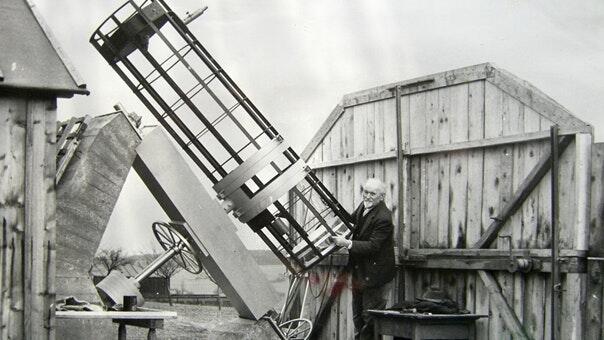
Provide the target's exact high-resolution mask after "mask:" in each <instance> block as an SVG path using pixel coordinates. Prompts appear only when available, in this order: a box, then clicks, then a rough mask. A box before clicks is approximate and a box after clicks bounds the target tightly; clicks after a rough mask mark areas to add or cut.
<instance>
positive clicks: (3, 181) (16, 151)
mask: <svg viewBox="0 0 604 340" xmlns="http://www.w3.org/2000/svg"><path fill="white" fill-rule="evenodd" d="M26 106H27V105H26V101H25V100H24V99H23V98H17V97H6V96H3V97H0V116H1V121H0V132H1V133H0V138H2V140H0V142H2V143H1V144H3V147H2V148H3V155H4V157H2V159H1V160H0V161H1V162H0V164H1V165H2V167H1V168H0V173H1V174H2V176H0V213H1V215H2V216H3V218H5V219H6V222H7V225H6V231H7V233H6V237H5V239H6V243H7V247H8V248H7V250H6V258H5V260H4V263H5V267H4V272H3V273H2V281H3V284H2V285H3V290H2V292H1V294H2V295H1V298H2V320H1V321H2V328H1V329H0V336H1V338H2V339H9V338H11V339H22V338H23V336H24V329H23V285H22V283H23V271H22V268H23V262H22V259H23V258H22V250H23V247H22V240H23V238H22V232H23V228H24V220H23V217H24V211H23V208H24V206H23V204H24V187H25V166H24V165H25V132H26V129H25V127H26Z"/></svg>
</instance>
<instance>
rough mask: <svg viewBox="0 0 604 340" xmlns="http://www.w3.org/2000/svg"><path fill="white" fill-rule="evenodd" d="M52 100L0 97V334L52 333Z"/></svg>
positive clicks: (42, 335)
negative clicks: (0, 242)
mask: <svg viewBox="0 0 604 340" xmlns="http://www.w3.org/2000/svg"><path fill="white" fill-rule="evenodd" d="M55 129H56V101H55V100H54V99H34V98H24V97H8V96H1V97H0V144H1V145H2V146H0V184H1V185H0V216H1V217H2V232H1V234H2V250H1V255H0V258H1V260H0V262H1V263H2V272H1V275H2V278H1V279H0V285H1V286H0V322H1V325H0V338H2V339H7V338H11V339H22V338H35V339H49V338H54V332H55V329H54V317H53V316H52V314H51V313H50V308H49V306H50V305H51V303H52V302H54V298H55V291H54V289H55V284H54V280H55V278H54V267H55V263H54V259H55V256H54V241H55V239H54V238H55V191H54V176H55V157H56V150H55V141H56V136H55Z"/></svg>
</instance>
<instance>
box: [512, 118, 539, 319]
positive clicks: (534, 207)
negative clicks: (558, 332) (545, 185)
mask: <svg viewBox="0 0 604 340" xmlns="http://www.w3.org/2000/svg"><path fill="white" fill-rule="evenodd" d="M523 111H524V129H525V131H534V130H539V129H540V120H539V115H538V114H537V113H536V112H533V111H532V110H530V109H529V108H526V107H523ZM540 144H541V143H536V142H531V143H526V144H524V145H522V146H521V147H519V152H520V153H521V154H522V157H521V158H518V164H517V168H518V169H520V168H522V175H520V173H518V176H526V175H527V173H528V171H529V169H533V168H534V167H535V165H537V164H538V161H539V159H541V146H540ZM520 162H523V163H522V164H520ZM518 187H520V184H519V185H518ZM538 187H539V185H537V188H538ZM537 188H535V189H533V192H532V193H530V194H529V196H528V197H527V199H526V201H525V202H524V204H523V205H522V221H521V224H522V226H523V228H522V234H523V236H522V246H521V247H526V248H536V247H537V236H538V234H539V223H538V222H539V220H538V217H539V215H538V210H539V190H538V189H537ZM535 284H537V283H535ZM541 284H542V283H541ZM535 307H536V308H539V307H538V306H535Z"/></svg>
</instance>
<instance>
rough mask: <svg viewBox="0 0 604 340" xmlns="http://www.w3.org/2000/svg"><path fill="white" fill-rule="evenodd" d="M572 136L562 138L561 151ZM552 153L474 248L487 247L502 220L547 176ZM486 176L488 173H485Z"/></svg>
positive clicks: (528, 178)
mask: <svg viewBox="0 0 604 340" xmlns="http://www.w3.org/2000/svg"><path fill="white" fill-rule="evenodd" d="M570 141H571V137H570V136H564V137H562V138H561V140H560V147H559V150H560V153H563V152H564V149H566V147H567V146H568V145H569V144H570ZM549 159H550V154H549V153H548V154H546V155H545V156H543V157H541V160H540V161H539V163H538V164H537V165H536V166H535V167H534V168H533V169H532V170H531V172H530V173H529V174H528V175H527V177H526V178H525V180H524V181H523V182H522V184H521V185H520V187H519V188H518V190H517V191H516V192H515V193H514V195H513V196H512V198H511V199H510V201H509V204H507V205H506V206H505V208H504V209H502V211H501V212H500V213H499V215H497V219H496V220H494V221H493V222H492V223H491V224H490V225H489V227H488V229H487V230H486V231H485V232H484V233H483V235H482V236H481V237H480V239H479V240H478V242H476V243H475V244H474V248H485V247H487V246H488V245H489V244H491V242H492V241H493V240H494V239H495V237H496V236H497V233H498V232H499V229H500V228H501V227H502V225H503V223H501V222H502V221H503V222H504V221H506V220H507V218H508V217H509V216H511V214H513V213H514V212H516V211H517V210H518V208H519V207H520V205H521V204H522V202H523V201H524V200H525V199H526V197H527V196H528V194H529V193H530V192H531V191H532V190H533V189H534V188H535V187H536V186H537V184H538V183H539V181H540V180H541V179H542V178H543V177H544V176H545V174H546V172H547V170H548V168H549ZM485 176H486V175H485Z"/></svg>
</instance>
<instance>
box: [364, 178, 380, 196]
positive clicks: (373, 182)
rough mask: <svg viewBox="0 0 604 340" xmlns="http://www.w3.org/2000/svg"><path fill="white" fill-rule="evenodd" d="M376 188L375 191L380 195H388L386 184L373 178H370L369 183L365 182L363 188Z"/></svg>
mask: <svg viewBox="0 0 604 340" xmlns="http://www.w3.org/2000/svg"><path fill="white" fill-rule="evenodd" d="M368 186H370V187H375V190H376V191H377V193H378V194H385V193H386V185H385V184H384V182H382V181H381V180H379V179H377V178H375V177H372V178H368V179H367V181H366V182H365V185H364V186H363V188H366V187H368Z"/></svg>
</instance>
